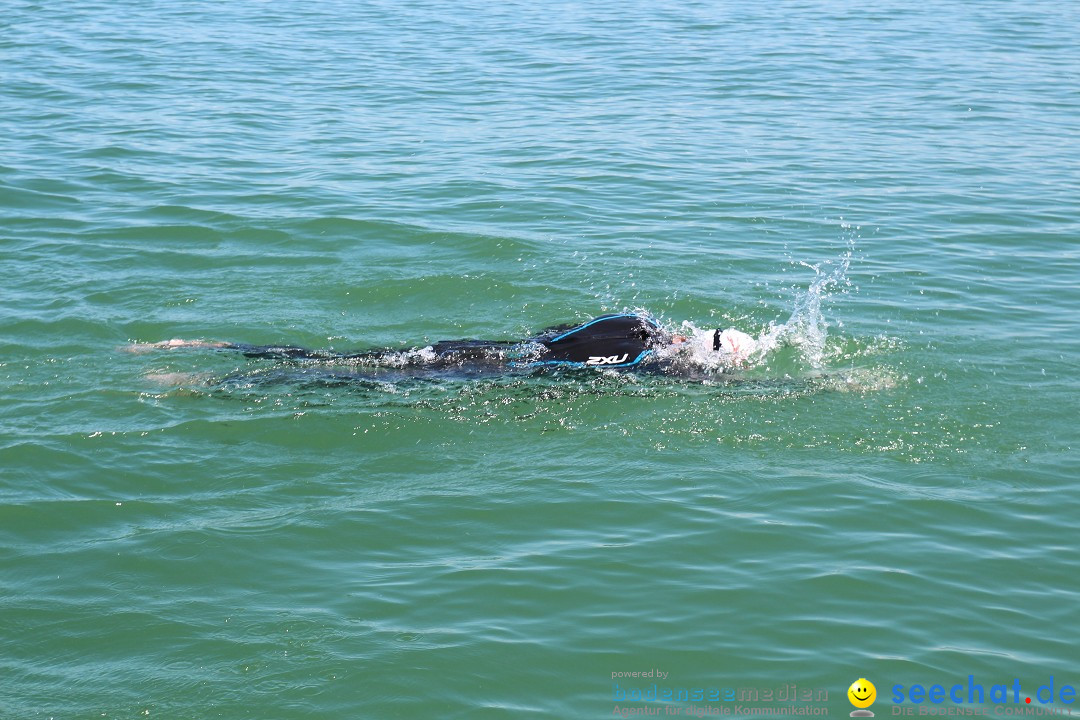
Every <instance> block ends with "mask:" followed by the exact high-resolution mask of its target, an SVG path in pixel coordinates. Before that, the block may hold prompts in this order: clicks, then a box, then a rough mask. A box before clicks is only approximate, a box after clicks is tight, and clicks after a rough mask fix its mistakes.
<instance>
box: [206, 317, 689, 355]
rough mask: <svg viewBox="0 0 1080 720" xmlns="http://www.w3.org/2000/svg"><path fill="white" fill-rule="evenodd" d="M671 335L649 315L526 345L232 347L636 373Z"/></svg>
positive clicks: (548, 335) (551, 333) (558, 331)
mask: <svg viewBox="0 0 1080 720" xmlns="http://www.w3.org/2000/svg"><path fill="white" fill-rule="evenodd" d="M669 344H671V335H670V334H669V333H668V332H667V331H665V330H664V329H663V328H662V327H660V324H659V323H657V322H656V320H654V319H653V318H651V317H649V316H647V315H639V314H637V313H618V314H612V315H601V316H600V317H598V318H595V319H593V320H590V321H588V322H586V323H582V324H580V325H564V326H560V327H555V328H550V329H548V330H546V331H544V332H542V333H540V334H538V335H535V336H533V337H531V338H528V339H526V340H442V341H439V342H437V343H435V344H434V345H432V346H431V350H430V352H426V348H425V350H422V351H417V352H415V353H402V352H400V351H396V350H365V351H362V352H354V353H338V352H331V351H323V350H308V349H306V348H299V347H291V346H283V347H278V346H257V345H242V344H230V345H227V346H225V347H226V348H228V349H234V350H240V351H241V352H243V353H244V355H246V356H248V357H258V358H270V359H279V360H283V359H287V360H323V361H330V360H353V361H356V362H361V363H364V364H371V365H382V364H392V365H395V366H399V367H400V366H402V365H421V364H422V365H429V366H432V367H451V366H478V367H496V366H497V367H504V368H505V367H510V368H538V367H545V366H562V367H597V368H624V369H625V368H636V367H638V366H640V365H643V364H648V363H649V362H650V361H652V360H655V358H656V351H657V350H658V349H660V348H662V347H665V346H667V345H669Z"/></svg>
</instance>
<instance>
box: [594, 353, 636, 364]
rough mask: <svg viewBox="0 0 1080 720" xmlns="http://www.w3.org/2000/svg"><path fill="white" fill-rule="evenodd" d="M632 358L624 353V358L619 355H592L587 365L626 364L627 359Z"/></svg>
mask: <svg viewBox="0 0 1080 720" xmlns="http://www.w3.org/2000/svg"><path fill="white" fill-rule="evenodd" d="M628 357H630V353H623V354H622V357H619V356H618V355H607V356H604V355H590V356H589V359H588V360H586V361H585V364H586V365H618V364H619V363H624V362H626V359H627V358H628Z"/></svg>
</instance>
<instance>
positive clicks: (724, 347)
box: [713, 328, 758, 362]
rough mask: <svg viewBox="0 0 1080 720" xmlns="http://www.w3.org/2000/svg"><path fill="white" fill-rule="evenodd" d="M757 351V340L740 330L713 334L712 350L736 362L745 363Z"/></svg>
mask: <svg viewBox="0 0 1080 720" xmlns="http://www.w3.org/2000/svg"><path fill="white" fill-rule="evenodd" d="M757 349H758V344H757V340H755V339H754V338H752V337H750V336H749V335H747V334H746V333H744V332H743V331H741V330H736V329H734V328H728V329H727V330H717V331H716V332H714V333H713V350H717V351H721V352H725V353H727V354H728V355H731V357H732V358H733V359H735V360H736V361H738V362H745V361H746V360H747V359H748V358H749V357H750V356H751V355H753V354H754V352H755V351H756V350H757Z"/></svg>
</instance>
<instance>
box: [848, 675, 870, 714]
mask: <svg viewBox="0 0 1080 720" xmlns="http://www.w3.org/2000/svg"><path fill="white" fill-rule="evenodd" d="M847 697H848V700H850V701H851V704H852V705H854V706H855V707H857V708H866V707H870V706H871V705H873V704H874V700H876V699H877V688H876V687H874V683H872V682H870V681H869V680H867V679H866V678H859V679H858V680H856V681H855V682H853V683H851V687H849V688H848V689H847Z"/></svg>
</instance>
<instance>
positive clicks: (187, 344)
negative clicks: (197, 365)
mask: <svg viewBox="0 0 1080 720" xmlns="http://www.w3.org/2000/svg"><path fill="white" fill-rule="evenodd" d="M223 347H229V343H226V342H215V341H212V340H181V339H180V338H173V339H172V340H162V341H161V342H156V343H132V344H131V345H128V346H126V347H124V348H123V349H124V350H125V351H127V352H130V353H145V352H151V351H152V350H176V349H178V348H223Z"/></svg>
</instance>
